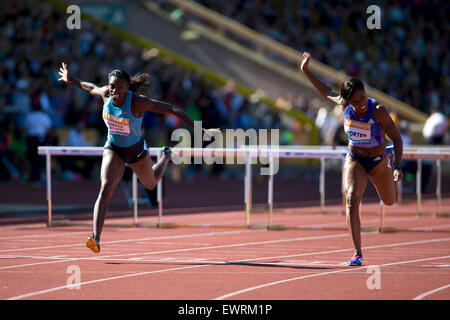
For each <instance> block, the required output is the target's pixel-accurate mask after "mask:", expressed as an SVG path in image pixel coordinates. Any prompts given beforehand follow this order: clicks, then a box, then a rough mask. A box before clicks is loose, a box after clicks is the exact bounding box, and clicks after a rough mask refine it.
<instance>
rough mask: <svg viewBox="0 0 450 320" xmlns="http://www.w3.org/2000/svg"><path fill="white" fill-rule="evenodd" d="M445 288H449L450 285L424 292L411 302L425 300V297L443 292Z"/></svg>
mask: <svg viewBox="0 0 450 320" xmlns="http://www.w3.org/2000/svg"><path fill="white" fill-rule="evenodd" d="M447 288H450V284H447V285H445V286H442V287H439V288H436V289H433V290H430V291H427V292H424V293H422V294H421V295H418V296H417V297H415V298H414V299H413V300H422V299H423V298H425V297H427V296H429V295H432V294H434V293H436V292H439V291H442V290H445V289H447Z"/></svg>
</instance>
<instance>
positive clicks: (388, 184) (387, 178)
mask: <svg viewBox="0 0 450 320" xmlns="http://www.w3.org/2000/svg"><path fill="white" fill-rule="evenodd" d="M369 179H370V181H371V182H372V183H373V185H374V186H375V189H376V190H377V193H378V196H379V197H380V199H381V201H383V203H384V204H385V205H388V206H391V205H393V204H394V200H395V183H394V178H393V176H392V166H391V164H390V161H389V157H385V158H384V159H383V160H382V161H381V162H380V163H379V164H377V166H376V167H375V168H373V169H372V170H371V171H370V172H369Z"/></svg>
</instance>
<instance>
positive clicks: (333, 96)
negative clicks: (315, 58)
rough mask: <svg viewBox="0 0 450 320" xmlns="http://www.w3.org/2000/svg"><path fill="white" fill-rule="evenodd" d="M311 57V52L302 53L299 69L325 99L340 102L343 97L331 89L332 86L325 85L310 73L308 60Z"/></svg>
mask: <svg viewBox="0 0 450 320" xmlns="http://www.w3.org/2000/svg"><path fill="white" fill-rule="evenodd" d="M310 58H311V54H310V53H308V52H304V53H303V60H302V64H301V65H300V70H302V72H303V73H304V74H305V76H306V77H307V78H308V80H309V81H310V82H311V83H312V85H313V86H314V88H316V90H317V91H318V92H319V93H320V94H321V95H322V96H323V97H325V98H326V99H328V100H330V101H332V102H333V103H336V104H342V103H343V99H342V97H341V95H340V94H338V93H336V92H334V91H333V89H332V88H330V87H329V86H327V85H326V84H325V83H324V82H323V81H321V80H319V79H318V78H317V77H316V76H315V75H314V74H312V73H311V71H309V69H308V65H309V60H310Z"/></svg>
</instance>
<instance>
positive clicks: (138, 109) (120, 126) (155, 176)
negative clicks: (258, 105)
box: [58, 62, 218, 253]
mask: <svg viewBox="0 0 450 320" xmlns="http://www.w3.org/2000/svg"><path fill="white" fill-rule="evenodd" d="M59 75H60V76H61V78H59V79H58V80H60V81H64V82H66V83H69V84H73V85H74V86H76V87H78V88H79V89H81V90H83V91H84V92H87V93H89V94H91V95H93V96H99V97H101V98H102V99H103V103H104V105H103V111H102V116H103V120H104V121H105V124H106V126H107V127H108V139H107V141H106V144H105V147H104V151H103V158H102V166H101V186H100V192H99V195H98V198H97V201H96V202H95V206H94V213H93V219H94V223H93V229H94V233H93V235H92V237H89V238H88V239H87V241H86V245H87V246H88V247H89V248H90V249H91V250H92V251H94V252H95V253H98V252H99V251H100V234H101V232H102V228H103V224H104V222H105V217H106V213H107V211H108V206H109V201H110V200H111V197H112V195H113V193H114V191H115V189H116V187H117V185H118V184H119V182H120V181H121V179H122V176H123V173H124V170H125V163H127V164H128V165H129V166H130V167H131V169H133V171H134V172H135V173H136V175H137V177H138V178H139V180H140V181H141V182H142V184H143V185H144V186H145V187H146V188H147V189H150V190H152V189H154V188H155V186H156V185H157V183H158V181H159V180H160V179H161V178H162V176H163V174H164V172H165V170H166V168H167V164H168V162H169V160H170V157H171V151H170V149H169V148H167V147H165V148H164V149H163V156H162V157H161V159H159V161H158V162H157V163H156V164H155V165H153V166H152V160H151V158H150V156H149V155H148V152H147V146H146V144H145V141H144V139H143V138H142V136H141V133H140V132H141V130H140V129H141V125H142V118H143V115H144V112H145V111H151V112H157V113H171V114H173V115H175V116H177V117H179V118H180V119H181V120H183V121H184V122H186V123H187V124H188V125H189V126H191V127H192V128H194V122H193V121H192V120H191V119H190V118H189V116H188V115H187V114H186V113H185V112H184V111H183V110H182V109H181V108H179V107H178V106H175V105H173V104H170V103H165V102H162V101H158V100H154V99H151V98H148V97H146V96H145V95H143V94H141V93H142V92H143V89H144V88H145V87H147V86H148V84H149V77H150V76H149V75H148V74H147V73H139V74H137V75H136V76H134V77H133V78H130V76H129V75H128V73H126V72H124V71H122V70H113V71H111V72H110V73H109V75H108V80H109V81H108V85H105V86H102V87H98V86H97V85H95V84H92V83H89V82H84V81H81V80H79V79H77V78H75V77H72V76H71V75H70V74H69V70H68V68H67V65H66V64H65V63H64V62H63V63H62V66H61V68H60V71H59ZM202 130H203V131H204V133H205V134H206V135H209V136H213V135H214V134H215V133H217V132H218V129H208V130H205V129H202Z"/></svg>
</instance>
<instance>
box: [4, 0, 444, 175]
mask: <svg viewBox="0 0 450 320" xmlns="http://www.w3.org/2000/svg"><path fill="white" fill-rule="evenodd" d="M198 2H200V3H201V4H204V5H206V6H208V7H210V8H212V9H214V10H216V11H220V12H222V13H223V14H225V15H228V16H230V17H232V18H234V19H236V20H238V21H240V22H242V23H245V24H247V25H249V26H250V27H253V28H255V29H256V30H258V31H261V32H263V33H265V34H269V35H270V36H272V37H274V38H275V39H278V40H280V41H282V42H285V43H287V44H289V45H292V46H293V47H296V48H299V49H304V48H308V50H311V51H312V53H313V55H315V56H316V57H318V58H319V59H320V60H322V61H323V62H325V63H329V64H330V65H332V66H334V67H335V68H338V69H340V68H343V69H346V70H348V71H349V72H350V73H351V74H352V75H355V76H359V77H361V78H364V79H366V80H367V81H368V82H369V83H370V84H371V85H373V86H375V87H377V88H379V89H381V90H385V91H386V92H388V93H389V94H392V95H394V96H397V97H399V98H400V99H402V100H404V101H406V102H408V103H411V104H413V105H418V106H420V108H421V109H423V110H424V111H427V108H428V106H430V107H431V106H440V107H442V106H443V107H444V108H445V110H446V112H447V115H448V112H449V111H450V110H449V105H448V95H447V93H446V92H445V91H444V89H443V88H444V87H445V84H446V83H448V69H446V68H445V66H447V65H448V57H446V56H445V50H446V49H445V48H446V43H447V42H446V40H447V38H445V37H444V35H442V34H441V31H440V29H439V28H438V27H437V26H438V25H439V19H438V20H435V21H434V23H430V22H428V19H427V14H428V12H429V10H430V9H429V8H427V9H424V11H423V12H421V14H418V12H417V10H416V7H413V6H410V5H407V6H401V7H400V6H399V5H398V3H397V2H395V1H391V2H389V7H388V9H386V11H387V12H389V13H390V15H389V17H390V18H389V19H385V20H383V25H382V28H383V29H382V31H381V32H380V31H377V32H375V34H374V35H373V36H371V37H370V39H369V38H367V34H366V33H365V32H367V30H359V29H357V28H356V29H355V24H356V23H357V22H353V24H352V25H348V24H347V23H346V22H345V21H359V20H358V19H357V17H355V14H356V13H355V12H357V10H359V9H358V8H360V6H358V5H352V6H348V7H346V6H342V5H336V6H335V5H333V1H331V2H330V3H331V4H325V2H322V1H308V2H307V3H308V4H307V5H303V4H299V3H300V2H297V1H288V0H286V1H256V0H255V1H254V0H245V1H236V0H230V1H226V2H221V1H211V0H198ZM416 2H417V3H418V8H422V7H423V5H422V1H416ZM301 3H303V2H301ZM431 3H432V5H431V6H433V4H434V2H433V1H431ZM313 8H314V10H313ZM330 9H332V10H330ZM422 13H423V14H424V15H425V16H424V15H422ZM411 14H412V15H413V16H417V17H419V18H417V19H418V21H419V22H418V23H416V24H414V23H411V20H410V19H408V18H407V16H408V15H411ZM275 17H276V19H275ZM352 17H353V18H352ZM420 17H425V18H420ZM438 18H441V13H438ZM0 21H1V28H0V61H2V63H1V64H0V180H17V181H24V182H25V181H39V180H40V179H41V177H42V161H43V157H41V156H37V146H38V145H97V146H100V145H102V144H103V143H104V141H105V139H106V138H105V134H106V127H105V125H104V123H103V120H102V117H101V112H100V110H101V106H102V103H101V101H100V100H99V99H95V98H92V97H91V96H89V95H87V94H85V93H83V92H82V91H81V90H78V89H76V88H75V87H73V86H67V85H65V84H63V83H61V82H58V81H57V79H58V77H59V76H58V74H57V72H58V69H59V67H60V64H61V62H63V61H64V62H65V63H67V64H68V66H69V68H70V72H71V73H72V74H73V75H76V76H77V77H78V78H80V79H83V80H85V81H89V82H93V83H96V84H98V85H104V84H106V83H107V74H108V73H109V71H110V70H112V69H117V68H119V69H124V70H126V71H127V72H128V73H130V74H131V75H133V74H135V73H137V72H148V73H150V74H151V75H152V83H151V85H150V88H149V89H148V91H147V92H146V94H147V95H148V96H150V97H152V98H155V99H158V100H163V101H167V102H171V103H174V104H177V105H179V106H181V107H182V108H184V109H185V110H186V112H187V113H188V114H189V115H190V116H191V118H192V119H194V120H201V121H202V122H203V126H204V127H207V128H242V129H244V130H245V129H248V128H255V129H261V128H284V129H286V130H285V131H284V132H282V136H281V139H282V141H281V143H283V144H289V143H292V142H293V139H292V132H291V130H292V129H295V126H296V124H295V123H292V122H291V121H287V120H286V119H285V118H284V117H283V115H282V114H281V113H278V112H276V111H273V110H272V109H270V108H269V107H268V106H267V105H265V104H264V103H262V102H261V100H259V99H258V98H255V99H253V98H246V97H244V96H242V95H241V94H239V93H237V92H236V90H235V88H234V85H233V83H232V82H230V83H228V84H227V85H225V86H223V87H221V86H217V85H214V84H212V83H210V82H208V81H206V80H205V79H204V77H203V76H202V75H201V74H198V73H195V72H190V71H186V70H185V69H182V68H181V67H179V66H177V65H176V64H174V63H173V62H171V61H170V60H168V59H164V58H161V57H159V56H154V55H152V54H151V52H149V51H148V50H142V49H141V48H138V47H135V46H133V45H132V44H130V43H128V42H125V41H123V40H121V39H118V38H115V37H114V36H112V35H111V34H110V33H109V32H107V31H106V30H104V29H102V28H101V27H99V26H97V25H95V24H90V23H88V22H86V23H85V24H84V26H83V29H81V30H69V29H68V28H67V27H66V16H65V15H64V14H63V13H61V12H59V11H56V10H55V9H54V8H53V7H52V6H51V5H49V4H47V3H45V2H36V1H31V0H25V1H1V2H0ZM390 21H391V22H390ZM358 23H359V22H358ZM385 23H386V24H385ZM390 23H391V25H390ZM411 24H413V25H411ZM407 28H411V30H415V31H416V32H408V33H407V36H408V38H407V39H401V41H400V40H399V39H400V38H401V37H402V35H403V37H405V35H406V30H407ZM305 29H307V30H308V32H304V30H305ZM333 29H339V30H341V34H342V38H341V37H338V36H337V34H336V33H334V32H332V30H333ZM299 30H302V32H301V36H300V35H299V32H300V31H299ZM361 37H364V41H359V40H360V38H361ZM399 37H400V38H399ZM447 37H448V35H447ZM368 39H369V40H368ZM367 41H369V44H370V46H369V48H370V49H369V50H366V48H364V49H363V48H358V45H360V44H362V43H364V44H366V43H367ZM380 47H381V48H382V50H378V49H375V48H380ZM386 50H389V51H386ZM400 57H403V58H402V59H400ZM445 59H447V60H445ZM344 61H347V62H346V63H351V64H349V65H344V64H343V63H344ZM399 61H401V63H399ZM340 63H341V64H340ZM438 66H444V68H437V67H438ZM436 69H437V70H436ZM399 83H403V84H406V85H399ZM399 88H402V91H401V92H399V91H395V89H399ZM417 101H420V103H417ZM278 102H280V103H286V102H288V103H291V104H292V105H293V107H294V108H297V109H299V110H302V111H304V112H305V113H306V114H307V115H308V117H310V118H311V119H315V121H316V124H317V125H318V127H319V128H321V138H322V143H328V144H342V143H345V141H339V139H336V137H333V133H334V132H335V131H336V129H337V128H338V127H339V121H338V119H339V117H340V116H341V114H340V113H339V112H336V111H335V112H330V111H328V110H327V109H326V108H325V107H324V104H323V101H321V100H320V99H318V98H317V99H313V100H311V101H308V100H306V99H302V96H301V94H300V95H299V96H298V97H297V98H295V99H294V100H291V101H288V100H285V99H283V98H279V100H278ZM180 126H183V124H182V123H180V121H179V120H178V119H177V118H173V117H170V116H165V115H159V114H154V113H146V114H145V118H144V122H143V127H144V130H145V132H144V137H145V138H146V139H147V140H150V145H151V146H161V145H170V133H171V132H172V130H173V129H175V128H178V127H180ZM88 129H89V130H90V131H92V130H94V131H95V132H96V135H94V136H93V137H94V138H93V139H91V140H89V141H88V140H87V139H86V136H85V134H83V132H85V131H87V130H88ZM61 131H66V132H67V134H66V135H61V134H59V133H60V132H61ZM60 165H61V169H62V170H67V171H71V170H78V171H80V173H81V175H82V176H83V177H85V178H89V177H90V176H91V174H92V169H93V165H92V163H84V164H82V168H81V169H80V168H78V169H77V168H75V167H74V164H73V162H70V161H61V162H60ZM95 177H97V176H95Z"/></svg>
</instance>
